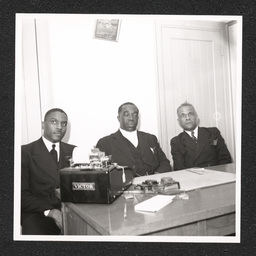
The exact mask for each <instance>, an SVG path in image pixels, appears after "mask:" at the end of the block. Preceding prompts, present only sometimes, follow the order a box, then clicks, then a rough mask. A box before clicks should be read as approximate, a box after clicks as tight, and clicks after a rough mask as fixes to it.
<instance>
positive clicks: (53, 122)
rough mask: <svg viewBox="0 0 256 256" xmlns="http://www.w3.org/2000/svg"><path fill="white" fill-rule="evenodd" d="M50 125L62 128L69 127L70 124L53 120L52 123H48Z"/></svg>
mask: <svg viewBox="0 0 256 256" xmlns="http://www.w3.org/2000/svg"><path fill="white" fill-rule="evenodd" d="M48 123H50V124H51V125H54V126H58V125H59V124H60V125H61V127H67V124H68V123H67V122H66V121H64V122H59V121H57V120H51V121H48Z"/></svg>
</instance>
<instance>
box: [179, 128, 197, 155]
mask: <svg viewBox="0 0 256 256" xmlns="http://www.w3.org/2000/svg"><path fill="white" fill-rule="evenodd" d="M181 144H183V145H184V146H185V148H189V149H190V150H192V151H194V152H196V144H195V142H194V141H193V139H192V138H191V137H190V136H189V135H188V134H187V133H186V132H185V131H184V132H183V133H182V134H181Z"/></svg>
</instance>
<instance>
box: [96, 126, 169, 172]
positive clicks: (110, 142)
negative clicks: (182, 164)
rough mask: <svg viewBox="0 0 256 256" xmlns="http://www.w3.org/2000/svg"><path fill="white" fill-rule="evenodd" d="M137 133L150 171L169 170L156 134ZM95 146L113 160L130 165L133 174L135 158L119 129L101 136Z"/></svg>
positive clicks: (143, 157)
mask: <svg viewBox="0 0 256 256" xmlns="http://www.w3.org/2000/svg"><path fill="white" fill-rule="evenodd" d="M137 134H138V140H139V143H140V149H141V152H142V160H143V162H145V163H146V164H148V165H150V166H151V168H152V172H169V171H171V166H170V161H169V160H168V159H167V158H166V156H165V154H164V152H163V151H162V149H161V148H160V145H159V143H158V141H157V138H156V136H154V135H151V134H148V133H145V132H140V131H137ZM96 147H97V148H99V149H100V150H101V151H103V152H105V154H106V155H112V160H113V162H115V163H118V164H119V165H122V166H128V167H130V168H131V169H132V170H133V175H134V176H135V169H136V166H135V160H134V157H133V155H132V152H131V150H130V149H129V147H128V146H127V140H126V138H125V137H124V136H123V135H122V134H121V132H120V130H118V131H117V132H116V133H112V134H110V135H109V136H106V137H104V138H101V139H100V140H99V141H98V143H97V145H96ZM152 150H153V151H154V153H153V152H152Z"/></svg>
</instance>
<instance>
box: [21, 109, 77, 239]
mask: <svg viewBox="0 0 256 256" xmlns="http://www.w3.org/2000/svg"><path fill="white" fill-rule="evenodd" d="M67 122H68V116H67V114H66V113H65V112H64V111H63V110H61V109H58V108H54V109H51V110H49V111H48V112H47V113H46V114H45V117H44V122H42V129H43V131H44V134H43V136H42V137H41V138H40V139H39V140H37V141H34V142H32V143H30V144H27V145H23V146H22V147H21V154H22V156H21V161H22V165H21V225H22V233H23V234H25V235H59V234H60V232H61V228H62V215H61V211H60V208H61V203H60V200H59V199H58V198H57V197H56V196H55V189H56V188H58V187H59V185H60V181H59V170H60V169H61V168H64V167H68V166H69V158H71V157H72V153H73V149H74V147H75V146H73V145H70V144H67V143H64V142H61V139H62V138H63V137H64V135H65V133H66V130H67Z"/></svg>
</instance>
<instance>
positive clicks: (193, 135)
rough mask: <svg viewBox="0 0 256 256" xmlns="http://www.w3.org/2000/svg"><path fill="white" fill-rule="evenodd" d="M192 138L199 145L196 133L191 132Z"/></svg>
mask: <svg viewBox="0 0 256 256" xmlns="http://www.w3.org/2000/svg"><path fill="white" fill-rule="evenodd" d="M191 137H192V139H193V140H194V142H195V143H197V138H196V136H195V133H194V132H191Z"/></svg>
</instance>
